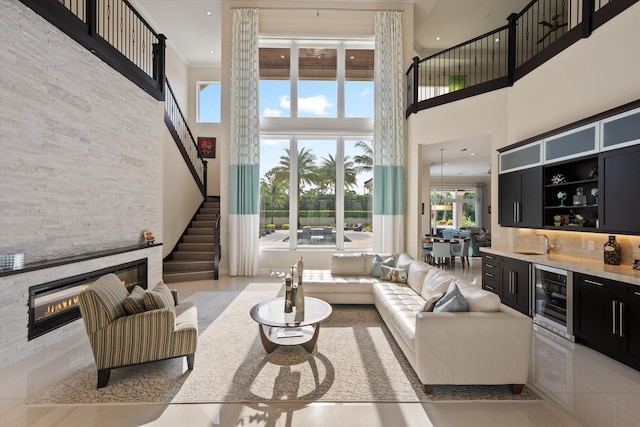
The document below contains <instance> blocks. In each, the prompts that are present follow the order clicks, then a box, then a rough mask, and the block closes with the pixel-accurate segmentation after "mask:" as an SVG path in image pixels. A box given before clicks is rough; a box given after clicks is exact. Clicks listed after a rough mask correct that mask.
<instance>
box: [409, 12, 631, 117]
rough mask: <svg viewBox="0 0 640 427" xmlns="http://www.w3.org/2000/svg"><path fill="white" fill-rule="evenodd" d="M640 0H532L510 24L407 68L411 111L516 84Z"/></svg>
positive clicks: (510, 20)
mask: <svg viewBox="0 0 640 427" xmlns="http://www.w3.org/2000/svg"><path fill="white" fill-rule="evenodd" d="M638 1H639V0H575V1H572V0H533V1H531V2H530V3H529V4H528V5H527V6H526V7H525V8H524V9H523V10H522V11H521V12H520V13H513V14H511V15H510V16H509V17H508V18H507V20H508V24H507V25H505V26H503V27H500V28H498V29H496V30H494V31H491V32H488V33H486V34H483V35H481V36H479V37H476V38H474V39H472V40H469V41H467V42H464V43H461V44H459V45H457V46H454V47H452V48H450V49H447V50H445V51H442V52H439V53H436V54H435V55H431V56H428V57H426V58H423V59H420V58H418V57H415V58H414V59H413V64H412V65H411V66H410V67H409V69H408V70H407V109H406V116H407V117H409V115H411V114H412V113H416V112H418V111H420V110H423V109H426V108H430V107H434V106H436V105H441V104H445V103H448V102H452V101H457V100H459V99H463V98H467V97H470V96H474V95H478V94H481V93H485V92H489V91H492V90H496V89H500V88H503V87H507V86H511V85H513V83H514V82H515V81H517V80H518V79H520V78H522V77H523V76H525V75H526V74H528V73H529V72H531V71H532V70H534V69H535V68H537V67H538V66H540V65H541V64H543V63H544V62H546V61H548V60H549V59H551V58H552V57H553V56H555V55H557V54H558V53H560V52H561V51H562V50H564V49H566V48H567V47H569V46H571V45H572V44H573V43H575V42H577V41H578V40H580V39H581V38H584V37H589V36H590V35H591V32H593V30H595V29H596V28H598V27H599V26H601V25H603V24H604V23H605V22H607V21H608V20H610V19H611V18H613V17H614V16H616V15H617V14H619V13H621V12H623V11H624V10H626V9H627V8H629V7H630V6H632V5H633V4H634V3H637V2H638Z"/></svg>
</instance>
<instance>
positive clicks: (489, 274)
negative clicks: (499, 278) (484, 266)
mask: <svg viewBox="0 0 640 427" xmlns="http://www.w3.org/2000/svg"><path fill="white" fill-rule="evenodd" d="M484 275H485V276H487V277H495V276H494V275H493V274H491V273H487V272H485V273H484Z"/></svg>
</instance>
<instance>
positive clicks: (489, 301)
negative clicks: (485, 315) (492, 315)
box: [456, 280, 500, 312]
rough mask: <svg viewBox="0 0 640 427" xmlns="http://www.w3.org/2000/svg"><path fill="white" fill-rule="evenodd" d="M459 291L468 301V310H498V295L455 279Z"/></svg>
mask: <svg viewBox="0 0 640 427" xmlns="http://www.w3.org/2000/svg"><path fill="white" fill-rule="evenodd" d="M456 283H457V285H458V288H460V292H462V295H464V297H465V299H466V300H467V302H468V303H469V311H485V312H491V311H500V297H499V296H498V295H496V294H494V293H493V292H489V291H485V290H484V289H482V288H481V287H479V286H475V285H472V284H471V283H469V282H467V281H464V280H457V281H456Z"/></svg>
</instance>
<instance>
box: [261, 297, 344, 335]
mask: <svg viewBox="0 0 640 427" xmlns="http://www.w3.org/2000/svg"><path fill="white" fill-rule="evenodd" d="M331 311H332V309H331V306H330V305H329V304H328V303H326V302H324V301H322V300H321V299H318V298H312V297H305V298H304V316H303V317H302V319H299V317H301V316H299V315H298V316H296V314H297V311H296V308H295V307H294V308H293V312H291V313H285V312H284V298H283V297H277V298H272V299H269V300H266V301H262V302H260V303H258V304H256V305H254V306H253V307H252V308H251V312H250V314H251V318H253V320H255V321H256V322H258V323H260V324H262V325H267V326H276V327H282V328H291V327H298V326H307V325H315V324H317V323H320V322H322V321H323V320H325V319H326V318H327V317H329V315H330V314H331Z"/></svg>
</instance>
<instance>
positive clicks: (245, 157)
mask: <svg viewBox="0 0 640 427" xmlns="http://www.w3.org/2000/svg"><path fill="white" fill-rule="evenodd" d="M232 31H233V34H232V37H233V42H232V50H231V114H230V117H231V120H230V121H231V125H230V129H229V218H228V220H229V272H230V274H231V276H255V275H256V274H258V239H259V226H260V223H259V220H260V212H259V194H260V193H259V183H260V114H259V111H258V110H259V102H258V86H259V70H258V10H257V9H246V8H244V9H242V8H239V9H233V30H232Z"/></svg>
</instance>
